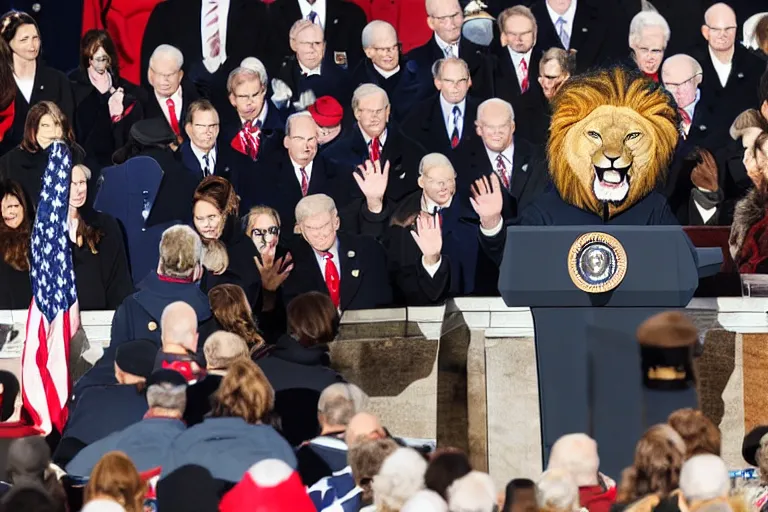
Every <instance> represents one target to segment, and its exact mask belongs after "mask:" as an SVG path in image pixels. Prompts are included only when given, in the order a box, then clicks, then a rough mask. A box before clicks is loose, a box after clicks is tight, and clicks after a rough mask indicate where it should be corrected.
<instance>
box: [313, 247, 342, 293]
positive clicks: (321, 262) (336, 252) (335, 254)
mask: <svg viewBox="0 0 768 512" xmlns="http://www.w3.org/2000/svg"><path fill="white" fill-rule="evenodd" d="M312 252H313V253H315V259H316V260H317V264H318V265H319V266H320V274H321V275H322V276H323V279H325V263H326V261H325V258H324V257H323V255H322V254H320V253H318V252H317V251H315V250H314V249H313V250H312ZM328 252H329V253H331V255H333V262H334V263H335V264H336V270H338V271H339V291H341V260H340V259H339V239H338V238H336V241H335V242H333V245H332V246H331V248H330V249H328Z"/></svg>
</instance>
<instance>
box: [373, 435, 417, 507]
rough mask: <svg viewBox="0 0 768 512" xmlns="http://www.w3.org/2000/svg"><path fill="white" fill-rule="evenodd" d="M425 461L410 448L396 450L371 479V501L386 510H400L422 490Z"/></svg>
mask: <svg viewBox="0 0 768 512" xmlns="http://www.w3.org/2000/svg"><path fill="white" fill-rule="evenodd" d="M426 471H427V461H426V460H424V457H422V456H421V454H420V453H419V452H417V451H416V450H414V449H412V448H398V449H397V450H395V451H394V452H393V453H392V454H390V455H389V457H387V458H386V459H385V460H384V463H383V464H382V465H381V469H380V470H379V473H378V474H377V475H376V477H375V478H374V479H373V484H372V488H373V501H374V503H376V505H377V506H380V507H382V508H383V507H386V509H388V510H400V509H401V508H402V507H403V505H405V502H407V501H408V500H409V499H410V498H411V497H412V496H413V495H414V494H416V493H417V492H419V491H420V490H421V489H423V488H424V473H425V472H426Z"/></svg>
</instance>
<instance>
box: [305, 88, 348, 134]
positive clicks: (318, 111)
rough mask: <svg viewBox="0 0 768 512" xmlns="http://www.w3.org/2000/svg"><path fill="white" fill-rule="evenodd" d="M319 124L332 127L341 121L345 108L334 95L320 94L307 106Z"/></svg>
mask: <svg viewBox="0 0 768 512" xmlns="http://www.w3.org/2000/svg"><path fill="white" fill-rule="evenodd" d="M307 111H308V112H309V113H310V114H312V118H313V119H314V120H315V122H316V123H317V125H318V126H322V127H323V128H330V127H332V126H336V125H338V124H340V123H341V119H342V118H343V117H344V109H343V108H341V103H339V102H338V101H336V98H334V97H333V96H320V97H319V98H317V100H315V102H314V103H313V104H312V105H310V106H309V107H308V108H307Z"/></svg>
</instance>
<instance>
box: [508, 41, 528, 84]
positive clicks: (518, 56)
mask: <svg viewBox="0 0 768 512" xmlns="http://www.w3.org/2000/svg"><path fill="white" fill-rule="evenodd" d="M507 50H509V56H510V57H511V58H512V66H514V68H515V74H516V75H517V83H518V85H519V86H520V90H522V89H523V78H525V76H524V75H523V72H522V71H521V70H520V61H522V60H523V59H525V65H526V66H528V86H529V87H530V86H531V54H532V53H533V48H531V49H530V50H528V51H527V52H526V53H517V52H516V51H515V50H513V49H512V48H510V47H509V46H507Z"/></svg>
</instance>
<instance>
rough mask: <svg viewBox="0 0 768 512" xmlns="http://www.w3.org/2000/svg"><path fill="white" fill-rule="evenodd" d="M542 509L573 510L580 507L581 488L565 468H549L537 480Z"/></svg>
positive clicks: (538, 501)
mask: <svg viewBox="0 0 768 512" xmlns="http://www.w3.org/2000/svg"><path fill="white" fill-rule="evenodd" d="M536 502H537V503H538V505H539V510H540V511H550V512H571V511H574V510H578V508H579V488H578V486H577V485H576V482H575V481H574V479H573V478H572V477H571V474H570V473H569V472H568V471H567V470H565V469H548V470H547V471H545V472H544V473H543V474H542V475H541V477H540V478H539V480H538V482H536Z"/></svg>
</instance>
